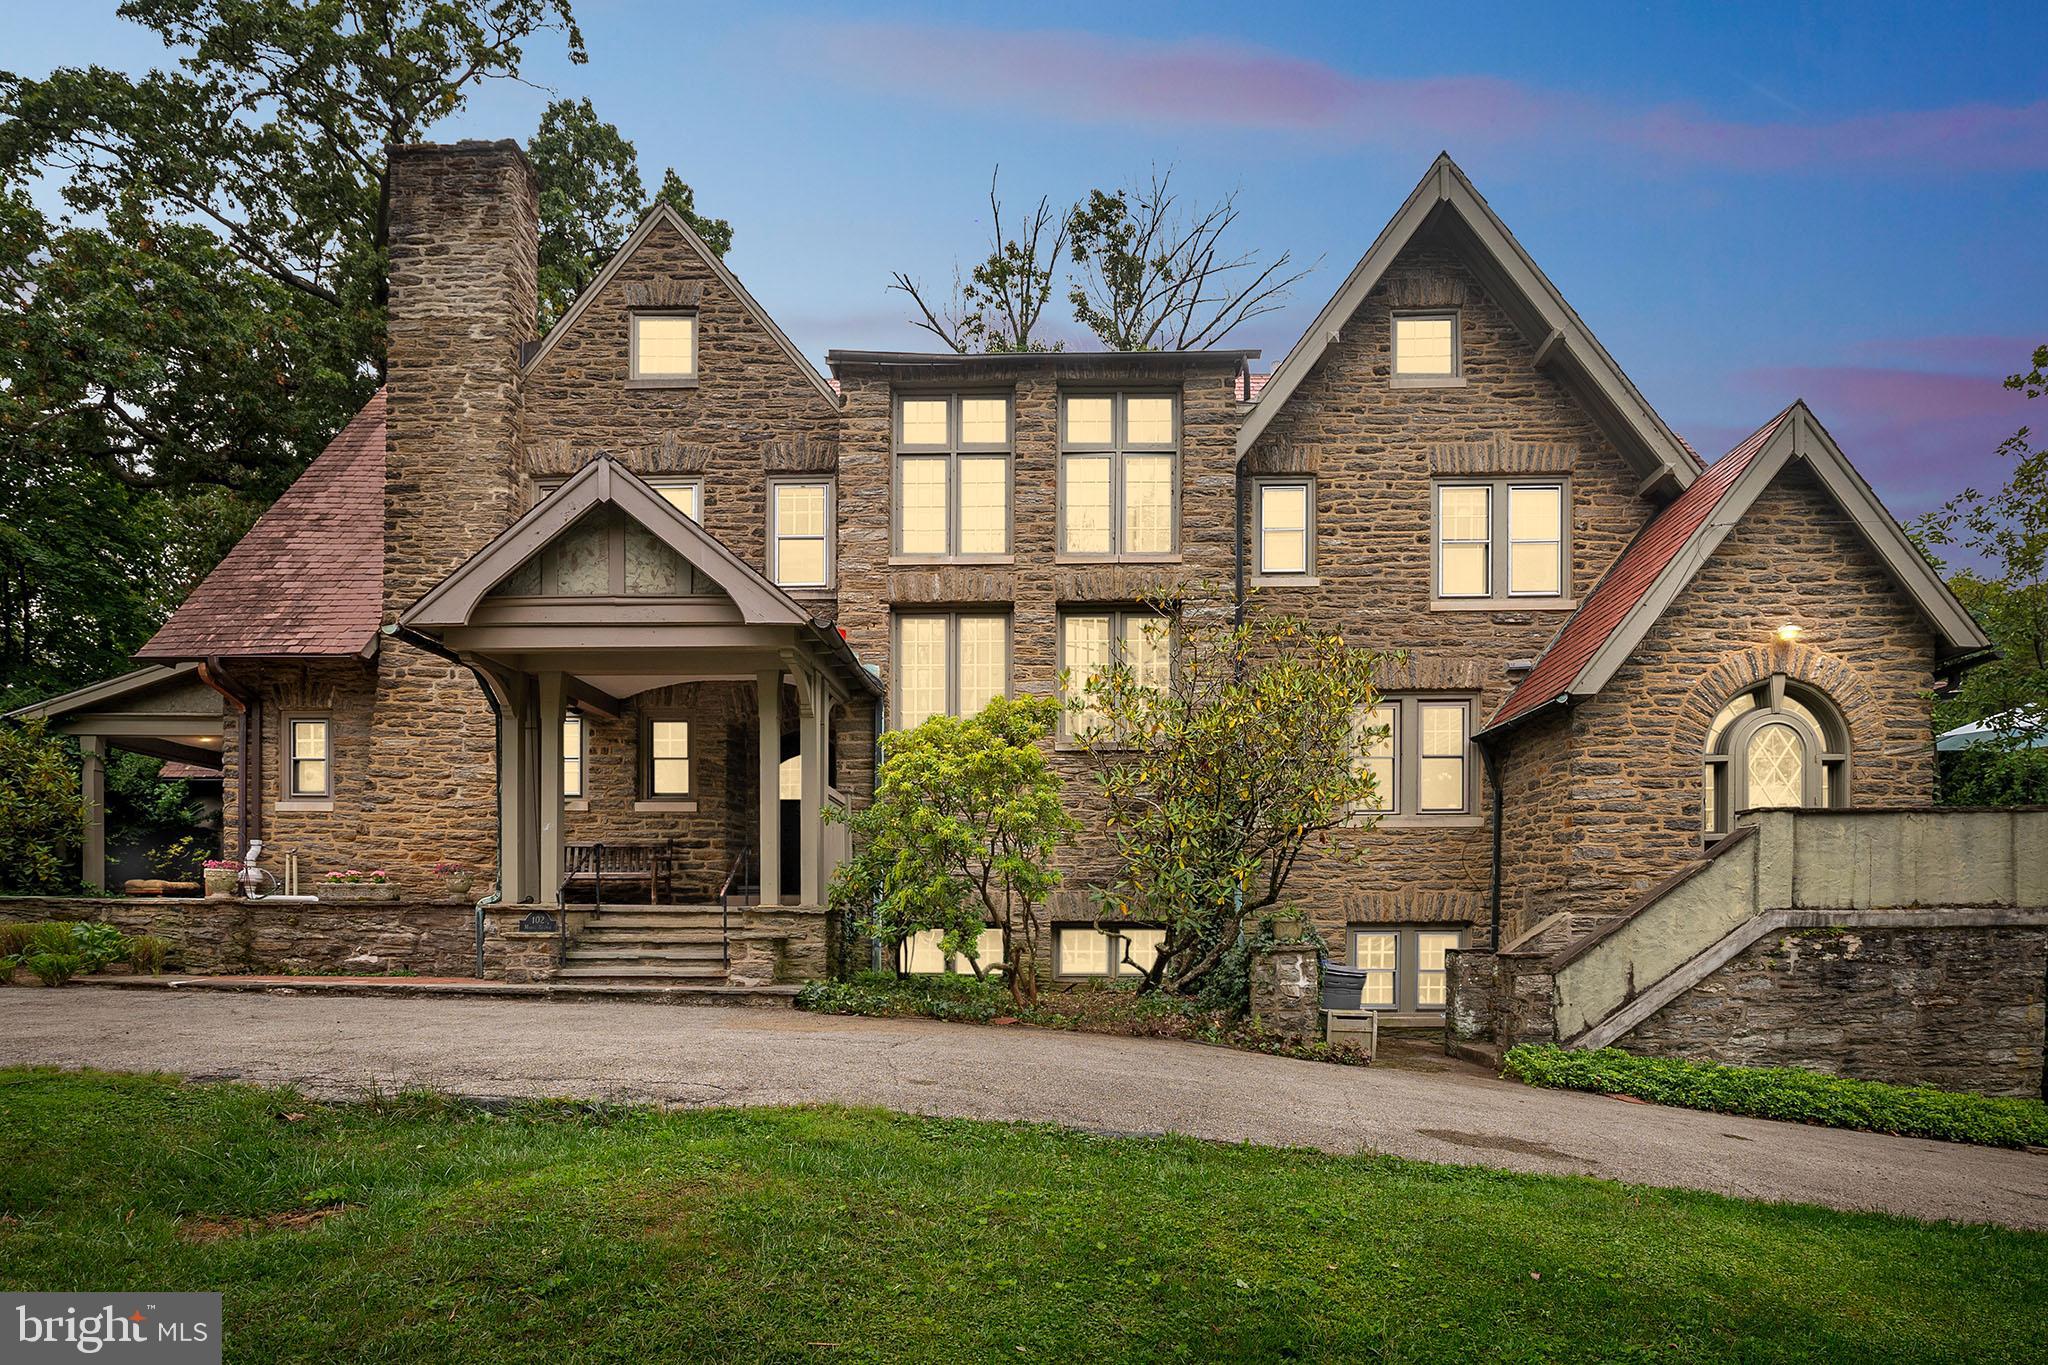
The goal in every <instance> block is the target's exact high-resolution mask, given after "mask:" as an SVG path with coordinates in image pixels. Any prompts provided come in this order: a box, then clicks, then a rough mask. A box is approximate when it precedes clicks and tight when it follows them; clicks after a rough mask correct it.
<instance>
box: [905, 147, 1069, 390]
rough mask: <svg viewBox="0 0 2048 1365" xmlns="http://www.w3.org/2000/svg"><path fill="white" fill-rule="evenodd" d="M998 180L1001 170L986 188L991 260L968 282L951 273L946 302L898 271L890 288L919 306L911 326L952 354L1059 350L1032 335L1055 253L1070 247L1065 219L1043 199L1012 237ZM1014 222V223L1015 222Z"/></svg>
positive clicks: (1054, 268)
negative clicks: (951, 285)
mask: <svg viewBox="0 0 2048 1365" xmlns="http://www.w3.org/2000/svg"><path fill="white" fill-rule="evenodd" d="M1001 173H1002V168H1001V167H997V168H996V173H995V174H994V175H991V176H990V177H989V181H988V208H989V249H988V255H987V256H985V257H983V258H982V260H981V262H980V264H978V265H976V266H975V267H974V268H973V269H972V270H970V271H969V272H968V275H967V278H966V280H964V281H963V280H962V279H961V277H960V269H959V267H958V266H955V267H954V268H953V287H952V290H951V292H950V293H949V294H948V295H947V296H946V297H945V298H943V299H941V298H936V297H932V298H928V297H927V291H926V290H925V287H924V286H923V285H922V284H921V283H919V282H918V281H917V280H915V279H912V278H911V277H910V276H909V275H908V274H906V273H904V272H903V271H900V270H899V271H896V272H895V273H894V275H893V277H892V278H893V283H891V284H890V286H889V287H890V288H891V289H893V290H896V291H897V292H899V293H902V294H905V295H908V296H909V298H910V301H911V302H912V303H914V304H916V305H917V311H918V316H916V317H914V318H912V319H911V324H912V325H913V326H915V327H919V328H921V329H923V330H924V331H927V332H930V333H931V334H932V335H933V336H935V337H937V338H938V339H939V340H940V341H943V342H945V343H946V345H947V347H948V348H949V349H951V350H954V351H957V352H960V353H962V354H966V353H969V352H976V351H1057V350H1059V349H1060V345H1059V343H1058V342H1053V343H1050V344H1048V343H1046V342H1044V341H1041V340H1039V338H1038V337H1037V336H1036V335H1035V333H1036V332H1037V330H1038V324H1039V322H1040V320H1041V319H1042V318H1043V316H1044V313H1045V305H1046V304H1047V303H1048V302H1050V301H1051V299H1052V291H1053V282H1054V277H1055V275H1056V274H1057V272H1058V270H1059V264H1060V253H1061V251H1062V250H1063V249H1064V247H1065V245H1066V240H1067V226H1066V217H1067V216H1066V215H1065V214H1063V213H1061V212H1059V211H1058V210H1056V209H1054V208H1053V206H1052V202H1051V201H1050V200H1048V199H1045V198H1043V197H1041V198H1040V199H1039V201H1038V203H1037V205H1036V206H1035V207H1033V208H1032V209H1031V210H1030V211H1029V212H1028V213H1026V214H1025V215H1024V218H1023V222H1022V224H1021V226H1016V228H1015V230H1014V231H1011V230H1009V229H1006V228H1004V226H1003V201H1002V197H1001V195H1000V194H999V193H998V192H997V188H996V181H997V179H998V177H999V176H1000V175H1001ZM1011 221H1012V223H1013V225H1014V224H1016V220H1015V219H1014V218H1013V219H1012V220H1011ZM1048 233H1050V234H1051V236H1050V238H1049V239H1048V237H1047V234H1048Z"/></svg>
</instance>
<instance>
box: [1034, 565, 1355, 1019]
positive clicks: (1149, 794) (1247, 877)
mask: <svg viewBox="0 0 2048 1365" xmlns="http://www.w3.org/2000/svg"><path fill="white" fill-rule="evenodd" d="M1154 609H1155V611H1156V612H1157V616H1156V618H1155V620H1154V622H1153V623H1151V624H1150V625H1148V626H1147V627H1146V639H1145V640H1143V641H1139V640H1133V641H1131V642H1129V643H1127V644H1126V645H1125V646H1124V647H1122V648H1121V649H1119V650H1117V651H1116V652H1115V653H1114V655H1113V657H1112V658H1111V660H1110V661H1109V662H1108V664H1107V665H1106V666H1105V667H1102V668H1101V669H1099V670H1098V671H1096V672H1095V673H1093V674H1092V675H1091V676H1089V677H1087V678H1075V677H1068V678H1063V679H1062V686H1063V687H1064V688H1065V689H1066V690H1067V692H1068V694H1069V696H1070V698H1071V701H1070V703H1069V708H1070V712H1071V714H1070V728H1071V729H1072V730H1074V732H1075V733H1076V735H1077V737H1078V738H1079V739H1080V742H1081V743H1082V745H1083V747H1084V748H1085V750H1086V753H1087V756H1088V763H1089V767H1090V769H1091V772H1092V775H1093V777H1094V779H1095V782H1096V785H1097V787H1098V788H1099V789H1100V791H1101V792H1102V795H1103V797H1104V799H1105V801H1106V803H1107V805H1108V812H1109V813H1108V819H1107V822H1106V823H1107V829H1108V834H1109V838H1110V841H1111V843H1112V844H1113V846H1114V847H1115V849H1116V852H1117V855H1118V866H1117V870H1116V872H1115V874H1114V876H1113V877H1112V878H1111V880H1110V882H1109V883H1108V885H1107V886H1106V887H1105V889H1104V890H1103V891H1102V893H1101V902H1102V912H1103V916H1104V918H1105V920H1109V921H1125V922H1135V923H1139V924H1155V925H1163V926H1164V927H1165V929H1166V935H1165V938H1164V941H1163V942H1162V943H1161V945H1160V948H1159V950H1158V953H1157V954H1156V956H1155V957H1154V959H1153V960H1152V961H1150V962H1131V963H1129V965H1130V966H1131V967H1133V968H1134V969H1135V970H1137V971H1139V972H1141V973H1143V976H1144V980H1143V982H1142V984H1141V987H1140V988H1141V989H1143V990H1167V991H1173V992H1177V993H1181V994H1194V993H1196V992H1198V991H1200V990H1202V989H1203V987H1204V985H1205V984H1206V983H1207V981H1208V978H1209V977H1210V975H1211V974H1212V973H1214V972H1215V971H1216V970H1217V968H1218V966H1219V964H1220V963H1221V962H1222V961H1223V960H1224V959H1225V957H1226V955H1227V954H1228V953H1230V951H1231V950H1232V948H1233V947H1234V946H1235V945H1236V943H1237V941H1238V937H1239V933H1240V928H1241V925H1242V924H1243V922H1244V921H1246V920H1247V919H1249V918H1251V917H1253V916H1256V915H1257V914H1258V913H1259V912H1260V911H1262V910H1267V909H1269V908H1271V907H1274V906H1277V905H1280V904H1281V902H1282V899H1283V897H1284V896H1285V894H1286V890H1287V879H1288V877H1289V875H1290V874H1291V873H1292V872H1293V870H1294V868H1295V866H1296V864H1297V863H1298V862H1299V861H1300V859H1301V857H1302V855H1303V854H1304V853H1305V852H1306V851H1307V850H1308V849H1309V848H1310V847H1312V846H1330V845H1331V841H1330V839H1329V835H1330V833H1331V831H1333V830H1336V829H1338V828H1340V827H1342V826H1346V825H1352V824H1367V823H1369V822H1370V818H1369V817H1365V816H1361V815H1360V814H1359V812H1360V811H1363V810H1368V809H1370V808H1371V807H1372V806H1373V805H1375V804H1377V803H1376V802H1375V801H1374V800H1373V795H1374V785H1373V778H1372V775H1371V771H1370V769H1369V767H1368V766H1367V765H1364V764H1362V763H1361V762H1360V761H1359V758H1358V754H1359V752H1360V749H1359V746H1360V745H1361V744H1364V743H1370V742H1372V741H1373V740H1374V739H1376V738H1383V737H1384V736H1383V734H1381V735H1375V734H1374V733H1372V732H1371V731H1369V730H1361V728H1360V723H1359V717H1360V716H1361V715H1363V714H1366V708H1369V707H1371V706H1372V705H1373V703H1374V701H1375V700H1376V696H1375V692H1374V689H1373V678H1374V675H1375V673H1376V671H1377V670H1378V668H1379V666H1380V656H1379V655H1378V654H1376V653H1374V652H1372V651H1370V650H1365V649H1359V648H1357V647H1355V646H1352V645H1349V644H1347V643H1346V642H1345V640H1344V638H1343V637H1342V636H1341V635H1337V634H1333V633H1329V632H1324V631H1319V630H1316V629H1314V628H1312V627H1310V626H1309V625H1308V624H1306V623H1305V622H1303V621H1301V620H1298V619H1296V618H1293V617H1289V616H1266V615H1256V616H1248V617H1247V618H1246V619H1245V620H1244V621H1242V622H1236V623H1228V622H1225V621H1222V620H1208V619H1204V620H1202V621H1199V622H1196V623H1194V624H1189V623H1188V622H1187V620H1186V614H1185V613H1183V617H1182V621H1181V623H1180V628H1174V627H1173V626H1172V625H1171V624H1170V621H1171V613H1170V610H1169V608H1168V607H1167V605H1166V604H1163V603H1156V604H1154ZM1239 1003H1242V1002H1239Z"/></svg>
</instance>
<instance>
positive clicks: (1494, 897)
mask: <svg viewBox="0 0 2048 1365" xmlns="http://www.w3.org/2000/svg"><path fill="white" fill-rule="evenodd" d="M1493 745H1494V741H1493V740H1491V739H1483V740H1480V741H1479V761H1480V763H1481V764H1482V765H1483V766H1484V767H1485V769H1486V784H1487V785H1488V786H1490V787H1492V788H1493V881H1492V885H1491V886H1490V887H1489V889H1488V891H1487V904H1488V908H1489V912H1490V914H1491V915H1492V919H1493V951H1494V952H1496V953H1497V952H1499V951H1500V881H1501V823H1502V818H1503V817H1504V816H1505V815H1506V813H1507V798H1506V796H1505V795H1504V794H1503V793H1502V791H1501V785H1500V754H1499V752H1498V751H1497V750H1496V749H1495V748H1494V747H1493Z"/></svg>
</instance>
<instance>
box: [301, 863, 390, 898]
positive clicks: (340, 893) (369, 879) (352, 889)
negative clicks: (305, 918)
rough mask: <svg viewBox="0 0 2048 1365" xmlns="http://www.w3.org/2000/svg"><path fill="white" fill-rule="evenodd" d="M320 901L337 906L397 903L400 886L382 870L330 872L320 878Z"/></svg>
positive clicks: (352, 869)
mask: <svg viewBox="0 0 2048 1365" xmlns="http://www.w3.org/2000/svg"><path fill="white" fill-rule="evenodd" d="M320 899H321V900H323V901H327V902H330V903H335V904H348V903H360V902H378V901H395V900H397V899H398V884H397V883H396V882H393V881H392V880H391V878H390V877H389V876H388V875H386V874H385V872H384V869H382V868H373V869H371V870H370V871H368V872H359V871H357V870H356V869H354V868H350V869H349V870H348V871H346V872H329V873H326V874H324V875H323V876H322V877H321V878H320Z"/></svg>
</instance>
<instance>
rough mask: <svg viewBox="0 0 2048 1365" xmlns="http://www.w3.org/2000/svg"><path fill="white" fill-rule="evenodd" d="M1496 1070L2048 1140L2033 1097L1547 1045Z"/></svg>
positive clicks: (1659, 1096) (1931, 1131) (1676, 1099)
mask: <svg viewBox="0 0 2048 1365" xmlns="http://www.w3.org/2000/svg"><path fill="white" fill-rule="evenodd" d="M1501 1074H1502V1075H1504V1076H1507V1077H1509V1078H1510V1079H1515V1080H1521V1081H1525V1082H1527V1083H1528V1084H1530V1085H1540V1086H1547V1087H1550V1088H1552V1089H1557V1090H1591V1091H1596V1092H1598V1093H1600V1094H1606V1095H1634V1096H1636V1097H1637V1098H1639V1099H1646V1100H1653V1101H1655V1102H1656V1103H1658V1104H1672V1105H1678V1106H1680V1107H1682V1108H1686V1109H1705V1110H1709V1111H1711V1112H1713V1113H1717V1114H1747V1115H1750V1116H1751V1117H1754V1118H1764V1119H1785V1120H1788V1121H1791V1122H1794V1123H1813V1124H1821V1125H1824V1126H1826V1127H1830V1128H1861V1129H1866V1130H1868V1131H1871V1132H1877V1133H1898V1134H1901V1135H1903V1136H1906V1137H1925V1138H1939V1139H1941V1140H1943V1141H1947V1142H1974V1143H1978V1144H1980V1145H1982V1146H1986V1147H2029V1146H2044V1145H2048V1104H2043V1103H2042V1102H2041V1101H2039V1100H2027V1099H2008V1098H2001V1097H1995V1096H1989V1095H1967V1094H1957V1093H1955V1092H1953V1091H1948V1090H1935V1089H1933V1088H1932V1087H1929V1086H1918V1085H1886V1084H1884V1083H1883V1082H1881V1081H1855V1080H1848V1079H1845V1078H1843V1077H1841V1076H1830V1075H1828V1074H1827V1073H1826V1072H1821V1071H1806V1070H1802V1069H1800V1068H1798V1067H1764V1066H1723V1065H1721V1064H1720V1063H1718V1062H1689V1061H1682V1060H1678V1059H1674V1058H1667V1057H1638V1056H1636V1055H1634V1054H1633V1053H1628V1052H1623V1051H1621V1050H1620V1049H1618V1048H1602V1049H1600V1050H1598V1051H1595V1052H1578V1051H1572V1050H1570V1049H1566V1048H1561V1047H1557V1046H1554V1045H1552V1044H1548V1043H1542V1044H1537V1043H1523V1044H1520V1045H1518V1046H1516V1047H1512V1048H1509V1049H1508V1054H1507V1057H1506V1058H1505V1059H1504V1065H1503V1067H1502V1071H1501Z"/></svg>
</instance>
